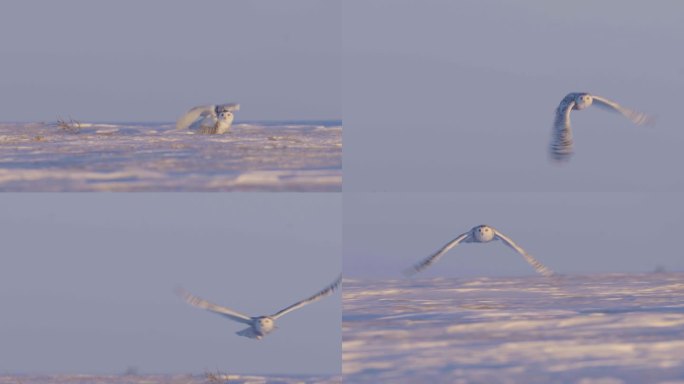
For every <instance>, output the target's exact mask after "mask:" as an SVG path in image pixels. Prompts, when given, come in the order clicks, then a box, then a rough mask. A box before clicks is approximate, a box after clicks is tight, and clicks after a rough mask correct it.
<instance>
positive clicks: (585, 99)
mask: <svg viewBox="0 0 684 384" xmlns="http://www.w3.org/2000/svg"><path fill="white" fill-rule="evenodd" d="M592 104H593V105H596V106H598V107H602V108H604V109H608V110H611V111H613V112H618V113H620V114H622V115H623V116H625V117H627V118H628V119H629V120H631V121H632V122H633V123H634V124H637V125H642V124H650V123H652V122H653V118H652V117H650V116H648V115H646V114H645V113H641V112H637V111H633V110H631V109H628V108H625V107H623V106H621V105H620V104H618V103H616V102H614V101H610V100H608V99H606V98H604V97H601V96H596V95H591V94H589V93H586V92H573V93H568V94H567V96H565V97H564V98H563V100H561V102H560V104H559V105H558V108H556V118H555V120H554V123H553V135H552V138H551V148H550V149H551V151H550V155H551V158H552V159H553V160H556V161H559V162H560V161H568V160H570V157H572V154H573V149H572V147H573V139H572V128H571V127H570V112H572V111H573V110H582V109H585V108H587V107H589V106H591V105H592Z"/></svg>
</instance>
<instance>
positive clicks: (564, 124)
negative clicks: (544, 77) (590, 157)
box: [551, 94, 575, 161]
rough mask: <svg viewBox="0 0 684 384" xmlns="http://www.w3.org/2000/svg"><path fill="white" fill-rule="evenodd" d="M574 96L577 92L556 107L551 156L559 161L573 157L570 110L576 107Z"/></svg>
mask: <svg viewBox="0 0 684 384" xmlns="http://www.w3.org/2000/svg"><path fill="white" fill-rule="evenodd" d="M574 98H575V94H569V95H567V96H566V97H565V98H564V99H563V100H562V101H561V103H560V105H558V108H557V109H556V119H555V120H554V122H553V137H552V138H551V158H552V159H554V160H557V161H567V160H570V157H572V129H571V127H570V112H571V111H572V109H573V108H574V107H575V101H574Z"/></svg>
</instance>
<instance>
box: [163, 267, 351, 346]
mask: <svg viewBox="0 0 684 384" xmlns="http://www.w3.org/2000/svg"><path fill="white" fill-rule="evenodd" d="M341 283H342V276H341V275H340V277H338V278H337V280H335V282H334V283H332V284H330V285H329V286H327V287H325V289H323V290H322V291H320V292H318V293H316V294H315V295H313V296H311V297H309V298H306V299H304V300H301V301H298V302H296V303H294V304H292V305H290V306H289V307H287V308H284V309H281V310H280V311H278V312H276V313H274V314H273V315H268V316H247V315H245V314H243V313H240V312H238V311H234V310H232V309H230V308H228V307H223V306H220V305H217V304H214V303H211V302H209V301H206V300H204V299H202V298H200V297H197V296H195V295H193V294H191V293H190V292H188V291H186V290H184V289H182V288H178V289H177V290H176V293H178V295H179V296H181V297H182V298H183V299H184V300H185V301H186V302H187V303H188V304H190V305H192V306H195V307H197V308H202V309H206V310H208V311H211V312H214V313H218V314H219V315H222V316H225V317H227V318H229V319H230V320H233V321H237V322H239V323H242V324H247V325H249V327H247V328H245V329H243V330H241V331H238V332H235V334H237V335H240V336H244V337H248V338H250V339H257V340H261V338H262V337H264V336H266V335H268V334H269V333H271V332H273V331H274V330H275V329H276V328H277V327H276V326H275V321H276V320H277V319H278V318H280V317H282V316H283V315H285V314H287V313H290V312H292V311H294V310H295V309H299V308H301V307H303V306H305V305H307V304H310V303H313V302H314V301H317V300H320V299H322V298H323V297H325V296H328V295H330V294H331V293H333V292H334V291H335V290H337V288H338V287H339V286H340V284H341Z"/></svg>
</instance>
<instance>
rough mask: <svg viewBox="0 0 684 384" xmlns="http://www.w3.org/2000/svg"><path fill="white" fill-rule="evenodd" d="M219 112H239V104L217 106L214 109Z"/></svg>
mask: <svg viewBox="0 0 684 384" xmlns="http://www.w3.org/2000/svg"><path fill="white" fill-rule="evenodd" d="M216 109H217V110H218V111H219V112H223V111H228V112H235V111H239V110H240V104H239V103H227V104H221V105H219V106H217V108H216Z"/></svg>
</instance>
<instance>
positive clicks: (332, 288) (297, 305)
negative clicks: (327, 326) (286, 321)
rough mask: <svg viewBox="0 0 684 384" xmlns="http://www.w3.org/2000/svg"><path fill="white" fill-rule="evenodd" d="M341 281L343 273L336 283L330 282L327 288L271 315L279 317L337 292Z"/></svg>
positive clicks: (275, 317) (274, 317)
mask: <svg viewBox="0 0 684 384" xmlns="http://www.w3.org/2000/svg"><path fill="white" fill-rule="evenodd" d="M341 283H342V275H340V277H338V278H337V280H335V282H334V283H332V284H330V285H329V286H327V287H326V288H325V289H323V290H322V291H320V292H318V293H317V294H315V295H313V296H311V297H309V298H308V299H304V300H302V301H300V302H298V303H295V304H292V305H290V306H289V307H287V308H285V309H283V310H281V311H279V312H278V313H276V314H275V315H272V316H271V317H272V318H273V319H277V318H279V317H281V316H283V315H285V314H286V313H289V312H292V311H294V310H295V309H298V308H301V307H303V306H305V305H307V304H309V303H313V302H314V301H317V300H320V299H322V298H324V297H325V296H328V295H329V294H331V293H333V292H335V290H336V289H337V288H338V287H339V286H340V284H341Z"/></svg>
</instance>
